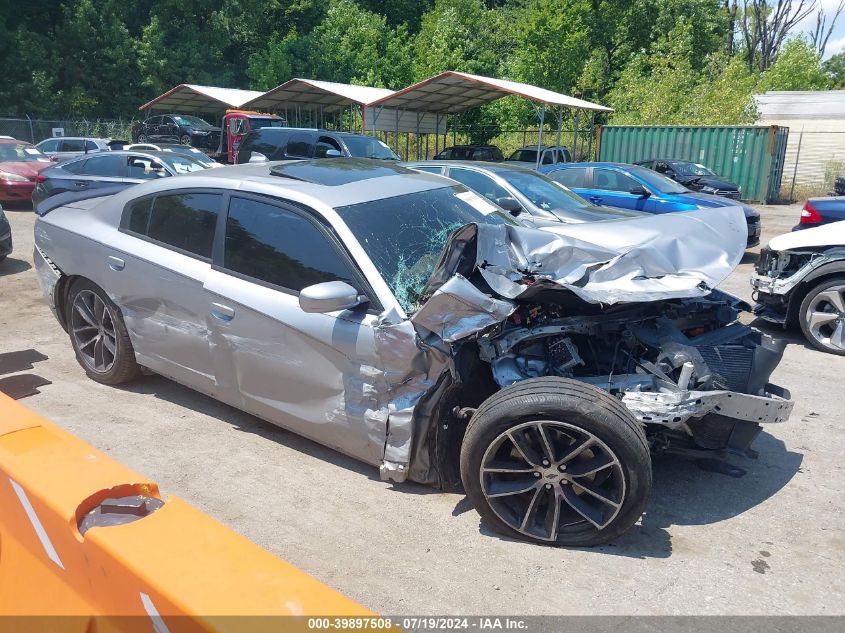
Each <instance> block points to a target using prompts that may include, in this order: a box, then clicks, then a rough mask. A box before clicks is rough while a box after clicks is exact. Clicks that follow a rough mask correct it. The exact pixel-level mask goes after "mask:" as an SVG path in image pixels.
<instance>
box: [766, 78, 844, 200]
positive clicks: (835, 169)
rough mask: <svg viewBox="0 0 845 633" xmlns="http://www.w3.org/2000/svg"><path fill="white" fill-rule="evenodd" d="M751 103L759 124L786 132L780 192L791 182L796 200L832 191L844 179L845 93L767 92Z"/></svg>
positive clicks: (790, 186)
mask: <svg viewBox="0 0 845 633" xmlns="http://www.w3.org/2000/svg"><path fill="white" fill-rule="evenodd" d="M754 101H755V103H756V106H757V112H758V113H759V115H760V119H759V120H758V124H760V125H779V126H784V127H788V128H789V141H788V144H787V148H786V162H785V164H784V169H783V189H782V192H783V193H785V194H786V195H788V194H789V192H790V189H791V188H792V186H793V182H794V185H795V195H796V197H799V198H800V197H803V196H804V195H812V194H815V195H818V194H820V193H821V194H824V193H827V192H828V191H832V189H833V179H834V178H835V177H836V176H838V175H845V90H818V91H795V92H780V91H777V92H766V93H764V94H760V95H755V96H754ZM799 146H800V148H799ZM796 158H797V169H796Z"/></svg>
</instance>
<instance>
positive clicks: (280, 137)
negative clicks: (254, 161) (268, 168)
mask: <svg viewBox="0 0 845 633" xmlns="http://www.w3.org/2000/svg"><path fill="white" fill-rule="evenodd" d="M287 138H288V134H287V133H286V132H276V131H273V130H270V129H266V130H259V131H257V132H255V131H253V132H250V133H249V134H247V135H246V136H245V137H244V140H243V143H241V147H240V150H239V151H238V162H239V163H247V162H249V157H250V155H251V154H252V152H258V153H259V154H264V155H265V156H266V157H267V158H268V159H270V160H279V159H281V158H284V148H285V140H286V139H287Z"/></svg>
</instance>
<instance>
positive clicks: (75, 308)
mask: <svg viewBox="0 0 845 633" xmlns="http://www.w3.org/2000/svg"><path fill="white" fill-rule="evenodd" d="M97 298H98V299H99V301H100V302H102V303H98V302H96V299H97ZM89 300H91V301H93V302H94V305H95V306H96V308H95V309H94V310H93V312H94V313H99V308H100V307H101V308H102V315H103V316H102V323H101V324H99V325H93V326H92V325H91V320H90V314H91V313H88V318H86V314H84V311H83V310H82V305H81V304H82V303H86V302H88V301H89ZM86 305H87V303H86ZM65 314H66V318H67V324H68V334H69V335H70V344H71V346H72V347H73V351H74V352H75V354H76V360H77V362H78V363H79V364H80V365H81V366H82V368H83V369H84V370H85V373H86V374H88V377H89V378H91V379H92V380H95V381H97V382H99V383H102V384H104V385H119V384H121V383H125V382H129V381H130V380H133V379H134V378H137V377H138V376H139V375H140V373H141V368H140V367H139V365H138V364H137V363H136V362H135V350H134V349H133V348H132V341H130V340H129V333H128V332H127V331H126V325H125V324H124V323H123V317H122V316H121V315H120V310H118V308H117V306H116V305H115V304H114V303H112V301H111V299H109V297H108V295H107V294H106V293H105V292H104V291H103V290H102V289H101V288H100V287H99V286H97V285H96V284H94V283H93V282H91V281H89V280H87V279H78V280H76V281H75V282H74V283H73V284H72V285H71V287H70V291H69V292H68V294H67V304H66V308H65ZM95 320H96V315H95ZM106 335H110V336H109V339H110V340H113V343H112V345H113V347H114V352H113V353H112V352H111V351H109V350H108V349H106V348H107V346H106V344H105V343H104V342H100V343H99V350H100V352H99V353H98V352H95V351H94V350H96V349H97V348H98V343H97V342H94V343H93V344H91V345H84V342H85V341H86V340H88V339H89V338H90V337H97V336H99V337H100V339H101V341H102V339H103V338H104V337H105V336H106ZM104 355H105V356H108V355H111V357H112V360H111V362H109V363H106V362H105V357H104ZM98 358H99V359H101V360H103V361H104V362H103V363H102V364H101V365H100V366H98V365H97V359H98Z"/></svg>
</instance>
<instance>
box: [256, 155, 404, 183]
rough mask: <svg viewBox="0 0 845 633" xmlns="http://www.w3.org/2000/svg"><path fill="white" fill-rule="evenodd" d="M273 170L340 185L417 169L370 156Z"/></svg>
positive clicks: (333, 159) (305, 179)
mask: <svg viewBox="0 0 845 633" xmlns="http://www.w3.org/2000/svg"><path fill="white" fill-rule="evenodd" d="M270 173H271V174H273V175H274V176H281V177H282V178H292V179H294V180H304V181H305V182H312V183H314V184H317V185H327V186H338V185H347V184H349V183H351V182H358V181H360V180H369V179H370V178H382V177H384V176H395V175H397V174H414V173H416V172H414V171H412V170H410V169H407V168H405V167H401V166H399V165H397V164H395V163H394V162H391V161H383V160H370V159H366V158H323V159H318V160H305V161H300V162H296V163H285V164H282V165H276V166H274V167H271V168H270Z"/></svg>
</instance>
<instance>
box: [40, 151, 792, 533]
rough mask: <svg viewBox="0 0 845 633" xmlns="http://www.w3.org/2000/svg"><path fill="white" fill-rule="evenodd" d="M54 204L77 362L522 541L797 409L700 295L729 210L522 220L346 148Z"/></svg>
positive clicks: (758, 349) (737, 240)
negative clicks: (445, 498) (474, 517)
mask: <svg viewBox="0 0 845 633" xmlns="http://www.w3.org/2000/svg"><path fill="white" fill-rule="evenodd" d="M90 195H92V194H88V196H90ZM51 200H52V199H48V200H47V201H45V203H44V204H42V205H39V207H38V209H37V213H38V214H39V218H38V220H37V222H36V226H35V260H36V267H37V270H38V274H39V279H40V282H41V285H42V288H43V290H44V293H45V296H46V298H47V301H48V303H49V304H50V306H51V308H52V309H53V311H54V313H55V315H56V317H57V318H58V320H59V322H60V323H61V324H62V326H63V327H64V328H65V329H66V330H67V331H68V333H69V336H70V341H71V345H72V346H73V349H74V351H75V353H76V357H77V359H78V360H79V363H80V364H81V365H82V367H83V368H84V370H85V371H86V372H87V374H88V375H89V376H90V377H91V378H93V379H94V380H96V381H98V382H101V383H105V384H118V383H122V382H125V381H128V380H131V379H133V378H135V377H137V376H138V375H139V374H141V373H142V372H156V373H159V374H162V375H164V376H167V377H170V378H172V379H174V380H176V381H178V382H180V383H183V384H185V385H187V386H189V387H192V388H194V389H197V390H199V391H201V392H203V393H206V394H209V395H211V396H212V397H214V398H217V399H219V400H221V401H223V402H226V403H229V404H231V405H233V406H235V407H239V408H241V409H243V410H245V411H248V412H250V413H252V414H255V415H257V416H259V417H261V418H264V419H266V420H268V421H270V422H272V423H275V424H278V425H280V426H282V427H285V428H287V429H290V430H292V431H294V432H297V433H300V434H302V435H304V436H307V437H310V438H312V439H314V440H315V441H317V442H320V443H323V444H325V445H327V446H330V447H333V448H335V449H337V450H338V451H341V452H343V453H346V454H348V455H351V456H353V457H355V458H357V459H360V460H362V461H364V462H367V463H370V464H372V465H374V466H377V467H378V468H379V469H380V473H381V476H382V478H383V479H385V480H390V481H394V482H402V481H405V480H411V481H416V482H420V483H423V484H429V485H432V486H437V487H441V488H453V487H457V486H459V485H461V484H462V485H463V487H464V489H465V490H466V494H467V495H468V497H469V499H470V500H471V502H472V503H473V505H474V506H475V508H476V509H477V511H478V512H479V514H480V515H481V517H483V519H484V521H486V522H487V523H488V524H489V525H490V526H492V527H493V528H495V529H496V530H498V531H499V532H501V533H503V534H507V535H510V536H513V537H517V538H522V539H527V540H530V541H534V542H538V543H547V544H559V545H567V546H586V545H595V544H598V543H603V542H606V541H609V540H611V539H613V538H614V537H616V536H618V535H620V534H622V533H624V532H625V531H626V530H627V529H629V528H630V527H631V526H632V525H633V524H634V523H635V522H636V521H637V519H638V518H639V516H640V515H641V514H642V512H643V509H644V507H645V504H646V501H647V499H648V496H649V491H650V489H651V482H652V470H651V454H652V453H658V454H659V453H675V454H680V455H686V456H691V457H694V458H697V459H702V460H716V461H717V462H718V463H725V462H724V461H723V458H724V457H725V456H726V455H727V454H728V453H735V454H739V455H747V456H752V455H753V451H752V449H751V448H750V445H751V443H752V441H753V440H754V438H755V437H756V436H757V434H758V433H759V432H760V431H761V429H762V428H763V427H764V426H766V425H768V424H773V423H778V422H781V421H783V420H785V419H787V418H788V416H789V413H790V411H791V408H792V402H791V401H790V400H789V395H788V393H787V392H785V391H783V390H782V389H780V388H778V387H776V386H774V385H771V384H769V382H768V378H769V375H770V374H771V372H772V370H773V369H774V368H775V366H776V365H777V364H778V361H779V360H780V357H781V354H782V351H783V344H782V343H781V342H780V341H777V340H775V339H773V338H772V337H769V336H766V335H764V334H761V333H760V332H758V331H757V330H754V329H753V328H751V327H748V326H745V325H742V324H741V323H739V322H738V321H737V316H738V315H739V313H740V312H741V311H742V310H744V309H747V308H748V306H747V305H745V304H743V303H742V302H741V301H739V300H737V299H736V298H733V297H731V296H729V295H726V294H724V293H722V292H720V291H718V290H716V289H715V287H716V286H717V285H718V284H719V282H721V281H722V279H723V278H724V277H725V276H726V275H727V274H728V273H729V272H730V271H731V270H732V269H733V267H734V266H735V265H736V264H737V262H738V261H739V258H740V257H741V256H742V253H743V250H744V246H745V240H746V228H745V221H744V218H743V214H742V210H741V209H730V208H720V209H711V210H703V211H697V212H695V213H692V214H684V213H679V214H668V215H663V216H649V217H646V218H634V219H621V220H611V221H608V222H594V223H583V224H579V225H564V224H561V225H560V227H556V228H554V229H548V230H537V229H531V228H526V227H523V226H521V225H518V224H517V223H516V222H515V221H514V219H513V218H511V217H510V215H509V214H507V213H504V212H503V211H502V210H501V209H499V208H498V207H496V206H495V205H493V204H491V203H490V202H489V201H488V200H486V199H485V198H483V197H481V196H479V195H477V194H476V193H474V192H471V191H469V190H467V189H465V188H464V187H463V186H461V185H459V184H456V183H455V182H453V181H451V180H447V179H444V178H442V177H440V176H435V175H431V174H425V173H419V172H414V171H410V170H407V169H405V168H403V167H401V166H399V165H391V164H384V163H383V162H380V161H367V160H361V159H336V160H331V161H299V162H285V163H264V164H250V165H239V166H236V167H227V168H223V169H216V170H214V171H213V172H209V174H204V173H198V174H190V175H186V176H182V177H179V178H170V179H166V180H161V181H153V182H150V183H145V184H142V185H139V186H138V187H134V188H132V189H130V190H126V191H124V192H121V193H118V194H116V195H114V196H113V197H110V198H93V197H88V198H86V196H85V195H84V194H79V195H78V196H77V197H76V198H75V199H68V198H66V199H64V200H55V201H52V202H51ZM725 244H727V247H726V246H725ZM719 460H722V461H719Z"/></svg>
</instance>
